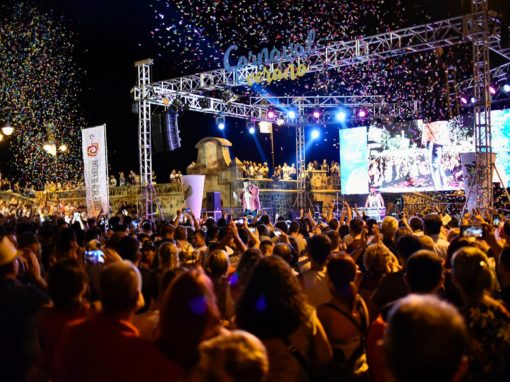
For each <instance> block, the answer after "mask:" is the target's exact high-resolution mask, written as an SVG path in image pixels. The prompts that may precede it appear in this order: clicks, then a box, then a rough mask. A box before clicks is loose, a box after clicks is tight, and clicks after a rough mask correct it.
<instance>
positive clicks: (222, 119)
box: [216, 116, 226, 130]
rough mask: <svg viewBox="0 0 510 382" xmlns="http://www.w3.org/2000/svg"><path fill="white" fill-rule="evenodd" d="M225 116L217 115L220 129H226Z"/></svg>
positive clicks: (217, 124) (217, 125)
mask: <svg viewBox="0 0 510 382" xmlns="http://www.w3.org/2000/svg"><path fill="white" fill-rule="evenodd" d="M225 126H226V124H225V117H223V116H220V117H216V127H217V128H218V130H225Z"/></svg>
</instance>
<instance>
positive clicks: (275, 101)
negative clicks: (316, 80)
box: [250, 95, 384, 108]
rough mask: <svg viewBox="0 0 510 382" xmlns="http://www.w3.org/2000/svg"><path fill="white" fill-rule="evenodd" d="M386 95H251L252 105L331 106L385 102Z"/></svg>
mask: <svg viewBox="0 0 510 382" xmlns="http://www.w3.org/2000/svg"><path fill="white" fill-rule="evenodd" d="M383 102H384V96H381V95H374V96H302V97H292V96H288V97H271V96H264V97H250V105H261V104H262V105H268V104H272V105H274V106H275V107H278V106H282V107H292V106H293V105H296V106H300V107H303V108H330V107H339V106H349V105H356V106H358V105H363V104H376V103H383Z"/></svg>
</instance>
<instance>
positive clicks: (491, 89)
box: [489, 85, 496, 95]
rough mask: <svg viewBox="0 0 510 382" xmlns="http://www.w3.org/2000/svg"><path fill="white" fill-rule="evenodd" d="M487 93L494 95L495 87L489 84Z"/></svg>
mask: <svg viewBox="0 0 510 382" xmlns="http://www.w3.org/2000/svg"><path fill="white" fill-rule="evenodd" d="M489 93H491V95H495V94H496V88H495V87H494V86H492V85H491V86H489Z"/></svg>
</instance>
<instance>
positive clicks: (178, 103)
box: [170, 98, 184, 111]
mask: <svg viewBox="0 0 510 382" xmlns="http://www.w3.org/2000/svg"><path fill="white" fill-rule="evenodd" d="M183 106H184V103H183V102H182V101H181V100H180V99H179V98H175V99H174V100H173V101H172V103H171V104H170V109H171V110H173V111H179V110H181V109H182V108H183Z"/></svg>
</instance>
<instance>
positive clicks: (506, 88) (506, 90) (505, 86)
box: [503, 84, 510, 93]
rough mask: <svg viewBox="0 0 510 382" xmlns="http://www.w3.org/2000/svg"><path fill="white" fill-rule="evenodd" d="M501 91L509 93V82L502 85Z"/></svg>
mask: <svg viewBox="0 0 510 382" xmlns="http://www.w3.org/2000/svg"><path fill="white" fill-rule="evenodd" d="M503 91H504V92H505V93H510V84H504V85H503Z"/></svg>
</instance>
